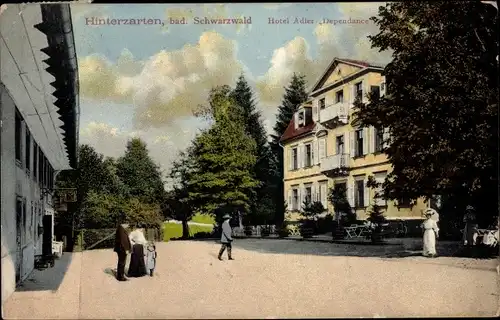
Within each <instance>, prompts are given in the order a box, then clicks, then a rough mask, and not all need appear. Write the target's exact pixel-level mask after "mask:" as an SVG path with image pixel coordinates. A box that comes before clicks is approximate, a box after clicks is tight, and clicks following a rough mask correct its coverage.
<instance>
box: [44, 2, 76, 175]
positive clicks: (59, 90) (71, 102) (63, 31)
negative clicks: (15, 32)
mask: <svg viewBox="0 0 500 320" xmlns="http://www.w3.org/2000/svg"><path fill="white" fill-rule="evenodd" d="M40 7H41V10H42V20H43V21H42V23H39V24H37V25H35V28H37V29H38V30H40V31H41V32H43V33H44V34H45V35H46V36H47V41H48V43H49V46H48V47H47V48H43V49H41V51H42V52H44V53H45V54H47V55H48V56H49V58H48V59H46V60H44V61H43V62H45V63H46V64H47V65H48V66H49V67H48V68H46V69H45V70H47V72H49V73H50V74H52V75H53V76H54V77H55V78H56V80H55V81H54V82H52V83H51V86H53V87H54V88H55V89H56V90H55V91H54V92H53V93H52V94H53V95H54V97H56V98H57V100H56V102H54V105H56V106H57V107H58V110H57V113H58V114H59V115H60V116H59V119H60V120H61V121H62V122H63V125H62V126H61V127H60V128H61V129H62V130H63V132H62V135H63V141H64V144H65V148H66V153H67V155H68V159H69V164H70V166H71V167H72V168H73V169H76V167H77V165H78V134H79V126H80V123H79V115H80V101H79V100H80V99H79V80H78V62H77V58H76V50H75V39H74V36H73V23H72V21H71V9H70V6H69V4H42V5H40Z"/></svg>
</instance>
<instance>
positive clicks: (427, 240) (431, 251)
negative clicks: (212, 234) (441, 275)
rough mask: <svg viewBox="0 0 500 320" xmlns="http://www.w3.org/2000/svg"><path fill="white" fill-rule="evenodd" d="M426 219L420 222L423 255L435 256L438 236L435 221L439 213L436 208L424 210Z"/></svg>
mask: <svg viewBox="0 0 500 320" xmlns="http://www.w3.org/2000/svg"><path fill="white" fill-rule="evenodd" d="M424 216H425V218H426V220H425V221H424V222H423V223H422V229H424V250H423V255H424V256H425V257H432V258H434V257H436V239H437V238H438V237H439V228H438V225H437V221H438V220H439V215H438V213H437V211H436V210H434V209H431V208H428V209H426V210H425V211H424Z"/></svg>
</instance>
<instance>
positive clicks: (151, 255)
mask: <svg viewBox="0 0 500 320" xmlns="http://www.w3.org/2000/svg"><path fill="white" fill-rule="evenodd" d="M157 256H158V255H157V253H156V245H155V244H154V243H150V244H149V245H148V248H147V251H146V269H147V270H148V272H149V276H150V277H152V276H153V275H154V271H155V267H156V257H157Z"/></svg>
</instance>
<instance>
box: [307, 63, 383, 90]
mask: <svg viewBox="0 0 500 320" xmlns="http://www.w3.org/2000/svg"><path fill="white" fill-rule="evenodd" d="M339 63H345V64H350V65H354V66H357V67H361V68H383V66H381V65H378V64H375V63H372V62H367V61H361V60H353V59H345V58H333V60H332V62H331V63H330V65H329V66H328V68H326V70H325V72H324V73H323V75H321V77H319V79H318V81H317V82H316V83H315V84H314V86H313V87H312V90H311V91H316V90H318V89H319V88H318V87H319V86H320V85H321V84H323V82H324V81H325V80H326V79H327V78H328V77H329V76H330V75H331V74H332V72H333V69H335V66H336V65H337V64H339Z"/></svg>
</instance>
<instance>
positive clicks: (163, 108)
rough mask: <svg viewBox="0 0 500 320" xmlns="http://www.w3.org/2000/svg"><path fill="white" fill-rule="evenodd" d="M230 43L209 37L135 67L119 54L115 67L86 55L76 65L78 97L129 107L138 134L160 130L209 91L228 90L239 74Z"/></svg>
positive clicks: (128, 56)
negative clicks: (226, 86) (150, 128)
mask: <svg viewBox="0 0 500 320" xmlns="http://www.w3.org/2000/svg"><path fill="white" fill-rule="evenodd" d="M236 54H237V48H236V43H235V42H234V41H232V40H228V39H226V38H224V37H223V36H221V35H220V34H218V33H217V32H214V31H208V32H204V33H202V35H201V36H200V38H199V40H198V43H196V44H195V45H190V44H187V45H185V46H184V47H183V48H182V49H180V50H177V51H165V50H162V51H160V52H158V53H157V54H155V55H154V56H152V57H150V58H149V59H148V60H146V61H135V60H134V59H133V56H132V54H131V53H130V52H129V51H128V50H125V51H124V52H122V55H121V57H120V58H119V59H118V62H117V63H116V64H113V63H112V62H110V61H108V60H107V59H106V58H105V57H102V56H98V55H92V56H87V57H85V58H83V59H81V60H80V66H79V69H80V87H81V93H82V96H83V97H85V98H91V99H108V100H111V101H114V102H127V103H133V104H134V105H135V106H136V110H135V118H134V119H135V121H134V124H135V125H136V126H137V127H138V128H145V127H148V126H153V127H162V126H165V125H168V124H169V123H171V122H172V121H173V120H174V119H177V118H182V117H188V116H191V115H192V111H193V110H194V108H196V107H197V106H198V105H199V104H201V103H205V102H206V97H207V94H208V92H209V90H210V89H211V88H212V87H214V86H217V85H223V84H233V83H234V82H235V81H236V79H237V77H238V75H239V74H240V73H241V71H242V70H243V66H242V64H241V63H240V62H239V61H238V60H237V58H236Z"/></svg>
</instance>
